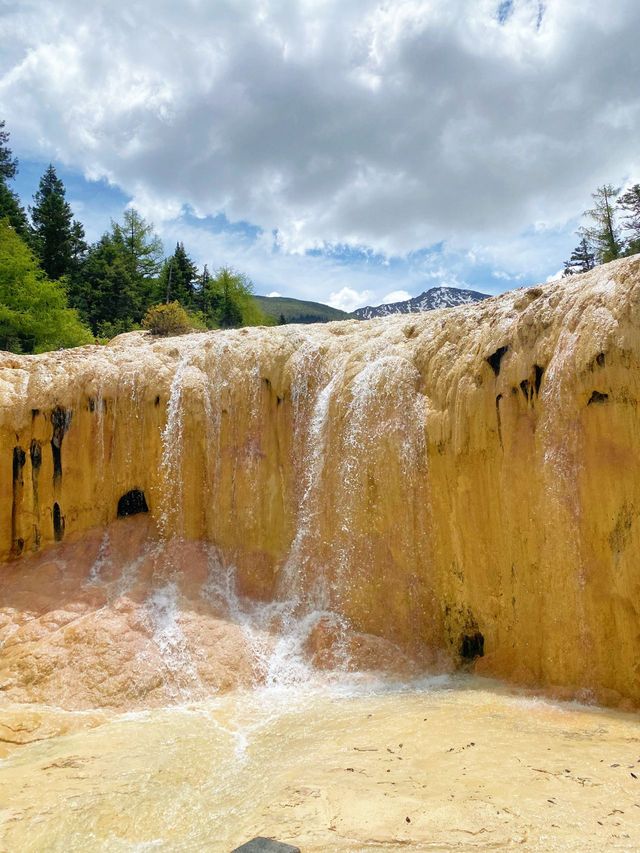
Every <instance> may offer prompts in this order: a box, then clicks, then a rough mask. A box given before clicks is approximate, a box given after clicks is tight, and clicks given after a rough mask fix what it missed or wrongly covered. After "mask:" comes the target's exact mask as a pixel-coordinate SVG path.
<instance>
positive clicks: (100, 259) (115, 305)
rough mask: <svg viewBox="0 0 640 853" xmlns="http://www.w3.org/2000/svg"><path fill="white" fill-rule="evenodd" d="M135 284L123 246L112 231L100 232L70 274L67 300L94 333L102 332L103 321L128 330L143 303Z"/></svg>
mask: <svg viewBox="0 0 640 853" xmlns="http://www.w3.org/2000/svg"><path fill="white" fill-rule="evenodd" d="M136 284H137V282H136V279H135V277H134V275H133V273H132V266H131V258H130V256H129V255H128V253H127V250H126V247H125V246H124V245H123V244H122V242H121V241H119V240H116V239H114V236H113V234H103V236H102V237H101V238H100V240H98V242H97V243H95V244H94V245H93V246H91V248H90V249H89V252H88V254H87V257H86V259H85V261H84V263H83V264H82V267H81V270H80V272H79V274H78V275H77V276H72V277H71V287H70V296H71V295H72V299H70V301H71V302H72V304H73V305H74V306H75V307H76V308H78V310H79V311H80V313H81V315H82V316H83V317H85V318H86V319H87V321H88V322H89V323H90V324H91V327H92V329H93V331H94V332H95V333H96V334H101V335H102V334H103V333H104V330H105V327H106V326H107V324H109V327H110V329H111V330H113V329H114V328H117V331H123V332H124V331H128V330H129V329H131V328H132V326H133V324H134V323H135V322H136V321H138V320H140V319H141V317H142V314H143V313H144V311H145V309H146V307H147V306H146V303H145V301H144V300H143V299H142V298H141V294H140V291H139V288H137V287H136ZM105 336H106V337H109V336H110V335H109V334H108V333H107V334H106V335H105Z"/></svg>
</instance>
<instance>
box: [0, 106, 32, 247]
mask: <svg viewBox="0 0 640 853" xmlns="http://www.w3.org/2000/svg"><path fill="white" fill-rule="evenodd" d="M4 126H5V123H4V121H0V219H8V220H9V224H10V225H11V226H12V227H13V228H14V230H15V231H16V233H17V234H18V235H19V236H20V237H22V239H23V240H27V241H28V240H29V239H30V236H31V234H30V231H29V221H28V219H27V214H26V213H25V210H24V208H23V206H22V205H21V204H20V199H19V198H18V196H17V195H16V193H15V192H14V191H13V190H12V189H11V188H10V187H9V184H8V181H11V180H13V179H14V178H15V176H16V173H17V171H18V161H17V160H16V158H15V157H14V156H13V154H12V153H11V149H10V148H9V144H8V143H9V132H8V131H6V130H5V129H4Z"/></svg>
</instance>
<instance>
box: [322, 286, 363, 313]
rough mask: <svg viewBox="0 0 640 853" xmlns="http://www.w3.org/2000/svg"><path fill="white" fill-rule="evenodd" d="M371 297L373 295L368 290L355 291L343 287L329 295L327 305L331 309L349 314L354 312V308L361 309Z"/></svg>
mask: <svg viewBox="0 0 640 853" xmlns="http://www.w3.org/2000/svg"><path fill="white" fill-rule="evenodd" d="M372 296H373V293H372V292H371V291H370V290H361V291H357V290H354V289H353V288H352V287H343V288H342V289H341V290H338V291H337V292H335V293H330V294H329V299H328V303H329V305H331V307H332V308H339V309H340V310H341V311H349V312H350V311H355V309H356V308H362V307H363V306H364V305H366V304H367V301H368V300H369V299H371V297H372Z"/></svg>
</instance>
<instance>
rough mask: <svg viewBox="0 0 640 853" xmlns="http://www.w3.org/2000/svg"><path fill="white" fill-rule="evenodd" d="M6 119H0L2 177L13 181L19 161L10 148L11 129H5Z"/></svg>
mask: <svg viewBox="0 0 640 853" xmlns="http://www.w3.org/2000/svg"><path fill="white" fill-rule="evenodd" d="M4 125H5V123H4V120H0V179H1V180H3V181H11V180H13V178H15V176H16V172H17V171H18V161H17V160H16V158H15V157H14V156H13V155H12V152H11V149H10V148H9V145H8V143H9V131H7V130H5V129H4Z"/></svg>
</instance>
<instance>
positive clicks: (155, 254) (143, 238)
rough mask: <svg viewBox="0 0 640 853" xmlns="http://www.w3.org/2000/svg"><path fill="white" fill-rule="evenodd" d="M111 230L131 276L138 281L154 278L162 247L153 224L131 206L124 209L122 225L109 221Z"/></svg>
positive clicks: (157, 270)
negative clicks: (123, 251) (127, 264)
mask: <svg viewBox="0 0 640 853" xmlns="http://www.w3.org/2000/svg"><path fill="white" fill-rule="evenodd" d="M111 230H112V234H113V239H114V240H115V241H116V242H118V243H120V244H121V245H122V246H123V248H124V249H125V251H126V255H127V257H128V263H129V266H130V272H131V275H132V276H133V278H134V279H136V280H138V281H141V280H142V279H147V280H150V279H153V278H155V277H156V276H157V275H158V273H159V271H160V265H161V263H162V256H163V254H164V249H163V247H162V240H161V239H160V238H159V237H158V236H157V234H156V233H155V232H154V230H153V225H152V224H150V223H148V222H147V221H146V220H145V219H144V218H143V217H142V216H141V215H140V214H139V213H138V211H137V210H136V209H135V208H133V207H132V208H129V209H128V210H125V212H124V222H123V223H122V225H120V224H119V223H117V222H113V221H112V222H111Z"/></svg>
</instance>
